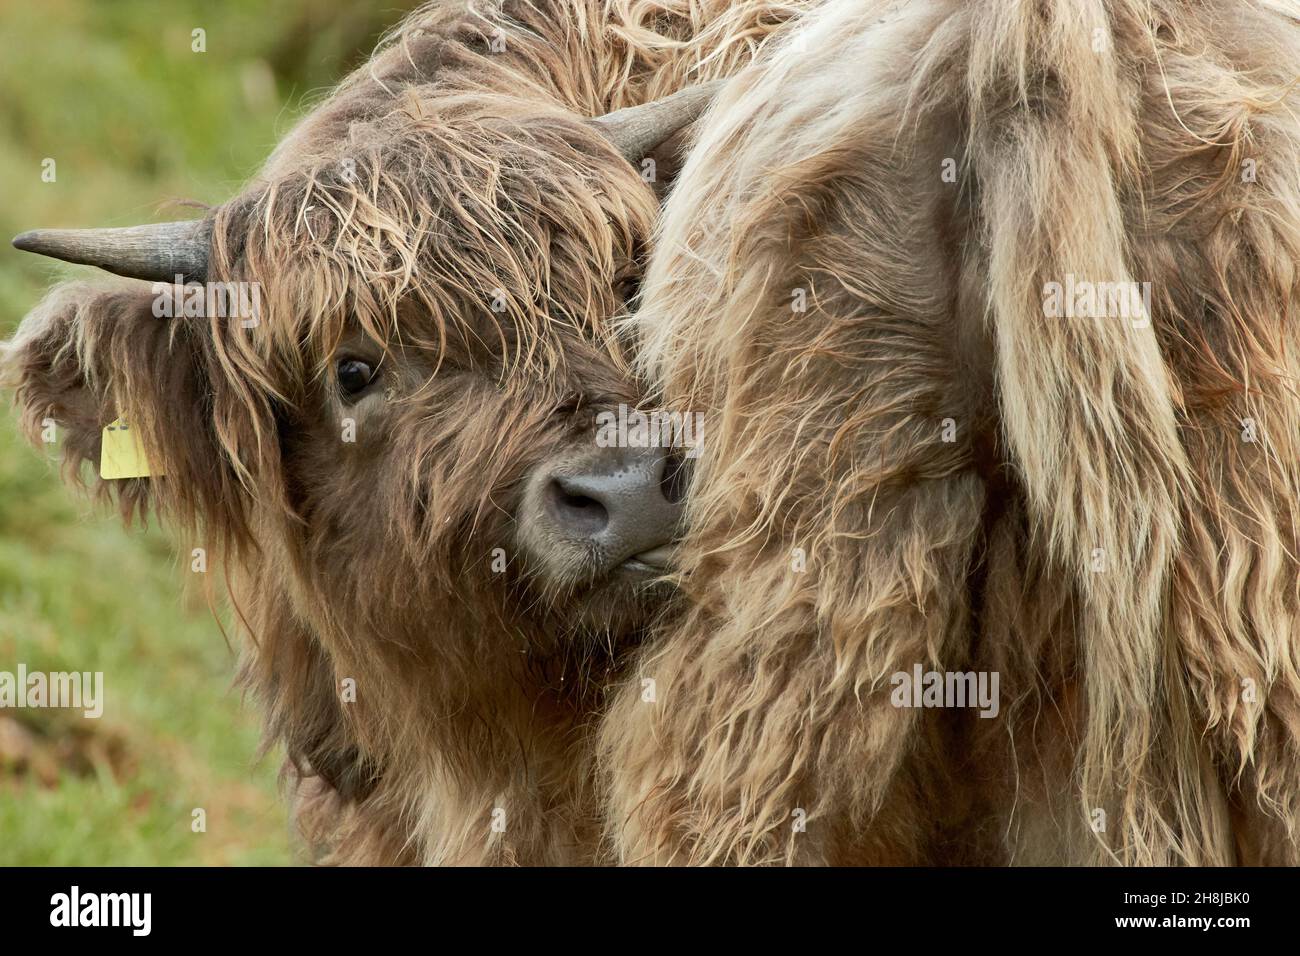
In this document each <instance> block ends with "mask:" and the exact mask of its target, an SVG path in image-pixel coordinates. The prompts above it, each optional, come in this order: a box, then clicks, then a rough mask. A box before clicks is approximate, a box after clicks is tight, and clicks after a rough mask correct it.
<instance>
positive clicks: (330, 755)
mask: <svg viewBox="0 0 1300 956" xmlns="http://www.w3.org/2000/svg"><path fill="white" fill-rule="evenodd" d="M795 6H797V5H794V6H792V5H786V4H775V3H767V2H759V0H755V2H744V3H735V4H728V3H725V2H721V0H670V2H666V3H654V4H644V3H628V4H624V3H621V2H613V0H611V2H610V3H608V4H602V3H600V2H597V0H562V2H561V0H555V2H542V0H537V2H536V3H535V4H534V3H528V2H522V0H520V2H508V3H505V4H504V5H503V6H501V7H499V8H495V7H491V6H489V5H477V4H463V3H452V2H435V3H432V4H430V5H428V6H427V7H425V8H423V9H422V10H420V11H418V12H417V13H415V14H414V15H412V16H411V17H410V18H409V19H408V20H407V21H405V22H404V23H403V24H402V26H401V27H400V28H399V29H398V30H397V31H396V32H395V33H394V34H393V35H392V36H391V37H390V38H389V39H388V40H387V42H386V43H385V44H384V45H383V47H382V48H381V50H380V51H379V52H378V53H377V54H376V55H375V57H374V58H373V59H372V60H371V62H370V63H368V64H367V65H366V66H365V67H363V68H362V69H361V70H359V71H358V72H357V73H356V74H355V75H354V76H352V77H351V78H349V79H348V80H346V81H345V82H344V83H343V84H342V85H341V86H340V87H339V89H338V90H337V91H336V92H335V93H334V94H333V95H332V96H331V97H330V98H329V99H328V100H327V101H326V102H325V103H324V104H322V105H321V106H320V107H319V108H318V109H316V110H315V111H314V112H313V113H312V114H311V115H310V116H309V117H308V118H307V119H305V120H304V121H303V122H302V123H301V124H300V125H299V126H298V128H297V129H296V130H294V131H293V132H292V133H291V134H290V135H289V136H288V137H287V138H286V139H285V141H284V142H283V143H282V144H281V146H280V147H279V148H278V149H277V150H276V152H275V153H274V155H273V156H272V157H271V159H270V161H269V162H268V164H267V166H266V168H265V170H264V171H263V173H262V174H261V175H260V176H259V177H258V178H257V179H255V180H254V181H253V182H252V183H250V184H249V186H248V187H247V188H245V189H244V190H243V191H242V192H241V193H240V194H239V195H238V196H237V197H235V198H234V199H232V200H230V201H229V202H227V203H226V204H224V205H223V206H221V207H220V208H219V209H217V210H215V212H213V213H212V214H211V215H212V219H213V222H214V239H213V252H212V257H211V261H210V263H209V270H208V276H207V278H208V279H209V281H214V282H229V281H241V280H242V281H252V282H258V283H260V284H261V301H262V316H261V321H260V323H259V324H258V325H257V326H256V327H254V328H251V329H248V328H242V327H241V325H240V323H239V322H237V321H231V320H229V319H222V318H217V317H212V318H211V319H209V320H207V321H201V320H193V319H189V320H173V321H166V320H160V319H156V318H154V317H153V315H152V314H151V304H152V302H153V299H154V294H153V292H152V290H151V289H150V288H149V287H148V286H147V285H144V284H141V283H137V282H125V283H123V282H94V283H78V284H73V285H66V286H62V287H60V288H58V289H57V290H55V291H54V292H52V293H51V295H50V296H49V297H48V298H47V299H46V300H45V301H44V302H43V303H42V304H41V305H40V306H39V307H38V308H37V309H36V310H35V311H34V312H33V313H32V315H30V316H29V317H28V318H27V319H26V321H25V322H24V323H23V325H22V327H21V329H20V331H19V333H18V335H17V337H16V339H15V340H14V342H12V343H11V344H10V346H9V349H8V355H7V362H6V364H7V374H8V376H9V377H10V378H11V380H12V381H13V383H14V384H15V385H16V387H17V393H18V399H19V402H20V404H21V406H22V409H23V412H24V419H25V422H26V425H27V427H28V429H29V430H31V431H32V433H33V434H35V433H36V431H38V430H39V427H40V423H41V421H42V419H44V418H46V417H47V416H51V417H53V418H54V419H56V420H57V421H58V422H59V423H60V425H61V426H62V429H63V432H62V434H63V445H64V455H65V463H66V468H67V470H68V473H69V474H70V475H71V476H73V477H76V476H78V474H79V472H80V469H81V466H82V465H83V464H84V463H86V462H94V461H96V460H97V458H98V451H99V436H100V429H101V427H102V426H103V425H104V424H105V423H107V422H108V421H110V420H112V419H113V418H114V417H116V416H117V415H119V414H122V415H125V416H127V417H128V419H129V420H130V422H131V423H132V425H133V426H134V427H135V428H136V429H137V430H138V432H139V433H140V434H142V436H143V440H144V444H145V447H146V449H147V451H148V454H149V457H150V459H151V461H152V462H153V464H154V468H155V471H157V472H160V473H161V474H163V475H164V476H165V477H161V478H158V477H155V478H150V479H130V480H125V481H121V482H116V483H106V482H99V481H98V480H95V481H94V484H95V490H96V491H97V492H98V493H99V494H100V495H101V496H110V495H111V496H116V498H117V499H118V500H119V501H120V503H121V507H122V510H123V513H124V514H125V515H126V516H127V517H130V516H131V515H132V514H134V513H136V512H145V511H147V510H156V511H158V512H159V513H160V514H162V515H163V516H164V517H165V518H166V519H167V520H168V521H170V522H174V523H176V524H178V525H180V526H181V527H185V528H188V529H190V530H191V531H192V532H194V534H195V543H196V544H197V545H202V546H204V547H206V548H208V549H209V552H210V553H211V554H212V555H213V556H214V557H215V556H219V557H220V558H221V559H222V560H223V562H224V566H225V567H226V569H227V571H228V574H229V577H230V581H231V592H232V595H233V605H234V607H235V610H236V614H237V618H238V623H239V624H240V626H241V629H242V630H245V631H246V632H247V635H248V652H247V654H246V655H245V664H244V667H243V681H244V683H245V684H246V686H248V687H249V688H250V689H251V690H252V692H253V693H254V695H255V696H256V697H257V698H259V699H260V700H261V702H262V704H263V706H264V707H265V709H266V713H267V720H268V729H269V732H268V740H269V742H281V743H283V744H284V746H285V748H286V751H287V753H288V757H289V761H290V772H289V783H290V785H291V786H292V788H293V789H294V791H295V794H296V799H297V800H298V802H299V807H298V811H297V816H298V819H299V822H300V824H301V825H302V826H303V828H304V830H305V831H306V832H307V834H308V836H309V838H310V839H311V841H312V842H313V844H316V845H318V846H319V847H321V848H322V853H323V858H324V859H329V860H332V861H351V862H378V863H393V862H424V863H473V862H506V863H508V862H515V863H541V862H549V863H560V862H588V861H592V860H593V859H595V858H596V842H597V835H598V831H599V827H598V826H597V821H596V818H595V817H596V812H597V808H596V805H595V801H594V800H592V798H591V796H590V760H589V757H588V754H589V749H590V748H589V746H588V743H587V740H588V734H587V730H586V727H587V723H588V721H589V719H590V715H591V713H592V710H593V707H594V704H595V702H596V701H597V700H598V690H599V687H600V685H601V684H602V682H603V681H604V679H605V677H606V674H607V671H608V670H609V669H610V668H611V667H613V666H614V663H615V661H614V658H613V655H612V654H611V653H610V651H611V649H613V648H614V647H615V646H616V645H617V644H618V643H619V642H621V641H626V640H628V639H629V637H630V636H632V634H633V632H634V631H635V629H636V628H637V626H638V625H639V624H640V623H641V622H643V621H644V620H645V618H646V614H647V608H646V607H645V606H644V605H643V604H642V603H640V602H639V601H638V599H637V597H636V595H633V594H630V593H627V592H626V589H620V588H617V587H614V586H613V585H610V586H608V587H606V586H603V582H592V581H591V580H590V579H589V578H587V579H584V578H583V577H582V575H581V573H580V571H581V569H580V568H574V569H572V570H571V571H570V572H569V573H568V574H567V576H565V575H561V576H560V579H559V580H558V581H557V580H556V579H555V578H554V576H552V577H551V578H549V579H544V578H542V577H541V576H539V575H538V574H536V573H535V571H536V568H534V567H532V566H531V564H532V563H534V562H536V561H537V560H539V558H538V556H537V555H529V554H528V553H522V554H520V553H519V549H518V548H516V547H515V545H516V544H517V542H516V538H515V517H516V509H517V508H518V506H519V497H520V494H521V486H522V484H523V482H524V479H525V477H526V476H527V475H528V474H529V472H530V470H531V469H533V468H535V467H536V466H537V464H538V462H541V461H543V460H545V459H547V457H548V456H552V455H555V454H558V453H561V452H563V450H564V449H565V448H568V447H571V446H574V445H576V444H578V443H582V442H585V443H587V444H590V442H591V415H592V412H593V410H595V409H599V408H602V407H608V406H610V405H612V404H615V403H618V402H629V403H632V402H635V401H636V400H637V398H638V396H637V393H636V391H635V389H634V388H633V386H632V385H631V383H630V380H629V377H628V375H627V370H626V368H625V366H624V364H623V362H622V360H621V358H620V356H619V351H618V349H617V347H616V343H615V342H614V340H613V338H612V337H611V336H610V334H609V319H610V318H611V317H612V316H613V315H614V314H615V313H616V312H617V311H618V310H619V309H620V308H621V307H622V302H621V301H620V297H619V295H618V294H617V291H616V290H618V289H619V287H620V284H621V283H623V282H624V280H625V279H628V278H631V277H634V276H636V274H637V272H638V270H639V259H640V257H641V255H642V248H643V244H644V242H645V241H646V240H647V238H648V236H649V233H650V230H651V226H652V217H653V216H654V215H655V213H656V203H655V198H654V195H653V193H652V191H651V189H650V188H649V186H648V185H647V184H646V183H645V182H644V181H643V180H642V178H641V176H640V173H639V171H638V170H636V169H634V168H633V167H632V166H631V165H630V164H629V163H628V162H627V161H626V160H624V159H623V158H622V157H621V156H620V155H619V154H618V153H617V152H616V151H615V150H614V148H613V147H612V146H611V145H610V144H609V143H608V142H607V141H606V140H605V139H604V138H603V137H602V135H601V134H600V133H599V132H598V131H597V130H596V129H595V128H594V127H593V126H592V125H591V124H589V123H588V122H586V121H585V119H584V117H590V116H594V115H598V114H602V113H605V112H607V111H609V110H611V109H614V108H618V107H622V106H626V105H631V104H636V103H639V102H642V101H644V100H647V99H651V98H657V97H659V96H660V95H662V94H665V93H668V92H672V91H674V90H676V89H678V88H680V87H683V86H685V85H688V84H690V83H694V82H697V81H699V80H704V79H709V78H712V77H717V76H722V75H726V74H728V73H731V72H734V71H735V70H737V69H738V68H739V67H740V66H741V65H743V64H744V63H746V62H747V61H748V60H749V58H750V57H751V56H752V54H753V52H754V50H755V49H756V48H757V47H758V46H759V44H760V43H761V42H762V40H763V39H764V38H765V37H766V36H767V35H768V34H770V33H771V32H772V31H773V30H774V29H775V28H776V27H778V26H779V25H780V24H781V23H782V22H783V21H785V20H786V19H788V18H789V16H790V15H791V14H792V12H793V10H794V9H795ZM494 303H495V304H496V306H497V308H494V307H493V304H494ZM343 354H348V355H354V356H357V357H359V358H361V359H365V360H368V361H370V362H371V363H372V364H373V365H376V366H378V367H379V368H380V377H379V382H378V384H377V386H376V387H375V388H374V389H372V390H371V391H370V392H369V393H368V394H366V395H365V396H364V397H362V398H360V399H358V400H357V401H355V402H350V403H349V402H345V401H344V400H343V399H342V398H341V397H340V395H339V390H338V387H337V385H336V383H335V381H334V379H333V373H332V369H333V367H334V360H335V359H336V357H338V356H340V355H343ZM345 419H351V420H352V421H353V422H354V424H355V434H356V440H355V441H354V442H346V441H343V440H341V435H342V434H343V429H344V427H345V421H344V420H345ZM496 547H501V548H503V549H505V550H506V551H507V553H508V554H509V555H510V560H509V567H508V572H507V573H506V574H496V573H493V571H492V567H491V565H492V550H493V548H496ZM347 679H351V680H353V681H355V687H356V701H355V703H343V702H341V690H342V689H343V688H342V686H341V685H342V683H343V682H344V681H345V680H347ZM494 823H504V832H497V831H496V830H495V829H494V828H493V826H492V825H493V824H494Z"/></svg>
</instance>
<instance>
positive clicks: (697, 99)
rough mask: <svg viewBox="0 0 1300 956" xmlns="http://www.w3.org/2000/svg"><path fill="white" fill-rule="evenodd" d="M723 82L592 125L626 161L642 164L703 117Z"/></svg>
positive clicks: (629, 109) (630, 109)
mask: <svg viewBox="0 0 1300 956" xmlns="http://www.w3.org/2000/svg"><path fill="white" fill-rule="evenodd" d="M724 82H725V81H724V80H712V81H710V82H708V83H701V84H700V85H699V86H690V87H687V88H686V89H684V90H680V91H678V92H677V93H674V94H673V95H672V96H665V97H664V98H663V99H661V100H655V101H654V102H652V103H645V104H642V105H641V106H628V107H626V108H624V109H621V110H615V111H614V112H613V113H606V114H605V115H604V116H598V117H597V118H595V119H593V120H592V121H591V122H592V123H593V124H594V125H595V126H596V127H597V128H598V129H600V131H601V132H603V133H604V134H605V136H606V137H607V138H608V139H609V140H610V141H611V142H612V143H613V144H614V145H615V146H617V147H618V150H619V152H620V153H622V154H623V155H624V157H626V158H627V159H628V160H629V161H630V162H632V163H639V162H641V160H642V159H643V158H644V157H645V156H646V154H648V153H649V152H650V151H651V150H653V149H654V148H655V147H656V146H658V145H659V144H660V143H662V142H663V141H664V140H666V139H668V137H670V136H672V135H673V134H674V133H676V132H677V131H678V130H679V129H681V128H682V127H683V126H685V125H686V124H687V123H690V122H692V121H693V120H694V119H695V118H696V117H697V116H699V115H700V114H701V113H703V112H704V111H705V109H707V108H708V105H709V103H711V102H712V101H713V97H714V96H715V95H717V92H718V90H720V89H721V88H722V84H723V83H724Z"/></svg>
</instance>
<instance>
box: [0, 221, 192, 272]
mask: <svg viewBox="0 0 1300 956" xmlns="http://www.w3.org/2000/svg"><path fill="white" fill-rule="evenodd" d="M211 233H212V225H211V223H210V222H208V221H207V220H205V219H187V220H184V221H182V222H160V223H158V224H156V225H152V226H128V227H126V228H123V229H34V230H32V231H31V232H24V233H23V234H22V235H21V236H18V237H16V238H15V239H14V246H15V247H17V248H19V249H22V250H24V251H25V252H34V253H36V254H37V255H41V256H49V257H50V258H52V259H62V260H63V261H64V262H78V263H81V264H82V265H87V266H98V267H99V268H101V269H104V270H106V271H108V272H112V273H116V274H117V275H120V276H126V277H128V278H130V279H148V280H152V281H155V282H173V281H175V279H176V276H178V275H180V276H184V278H185V281H198V282H202V281H203V280H204V279H205V278H206V277H207V273H208V246H209V244H210V242H211Z"/></svg>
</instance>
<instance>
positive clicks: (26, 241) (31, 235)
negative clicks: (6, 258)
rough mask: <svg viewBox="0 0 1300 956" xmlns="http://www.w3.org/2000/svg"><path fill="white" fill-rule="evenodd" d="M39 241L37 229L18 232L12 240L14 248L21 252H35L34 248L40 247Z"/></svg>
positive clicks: (39, 235) (39, 236)
mask: <svg viewBox="0 0 1300 956" xmlns="http://www.w3.org/2000/svg"><path fill="white" fill-rule="evenodd" d="M40 239H41V233H40V230H39V229H32V230H30V231H28V232H20V233H19V234H18V235H16V236H14V238H13V244H14V248H15V249H21V250H22V251H23V252H35V251H36V247H37V246H38V245H40Z"/></svg>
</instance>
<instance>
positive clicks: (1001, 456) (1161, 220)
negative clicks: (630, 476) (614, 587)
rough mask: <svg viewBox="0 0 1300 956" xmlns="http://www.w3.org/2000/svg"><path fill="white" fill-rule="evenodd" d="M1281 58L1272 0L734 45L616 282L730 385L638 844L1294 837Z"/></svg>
mask: <svg viewBox="0 0 1300 956" xmlns="http://www.w3.org/2000/svg"><path fill="white" fill-rule="evenodd" d="M1298 76H1300V26H1298V25H1297V12H1296V8H1295V7H1294V6H1293V5H1290V4H1283V3H1280V2H1279V3H1273V4H1266V3H1261V2H1243V0H1212V2H1204V3H1182V2H1173V0H1150V2H1144V0H1039V2H1030V0H978V2H968V0H909V2H877V0H843V2H836V3H831V4H827V5H826V6H825V7H824V8H823V10H822V12H821V13H820V15H819V16H818V17H817V18H815V20H814V22H812V23H811V24H810V25H809V26H807V28H806V29H805V30H803V31H801V32H800V33H799V34H797V35H795V36H792V37H790V38H789V39H787V40H785V41H783V42H782V44H781V45H780V46H779V47H775V48H773V47H769V50H768V52H767V55H765V56H764V57H762V58H761V60H760V61H759V62H756V64H755V65H754V66H753V67H751V68H750V69H749V70H747V71H746V72H744V73H743V74H742V75H741V76H740V77H739V78H738V79H736V80H734V81H733V82H732V84H731V85H730V86H729V87H728V88H727V90H726V91H725V92H724V94H723V96H722V98H721V99H720V101H719V102H718V103H716V104H715V106H714V111H713V113H712V115H711V116H709V117H708V118H707V120H706V121H705V122H704V123H703V124H702V127H703V130H704V131H703V133H702V134H701V136H700V138H699V141H698V143H697V144H696V145H695V147H694V150H693V152H692V154H691V159H690V161H689V162H688V164H687V166H686V167H685V168H684V170H683V172H682V176H681V179H680V180H679V181H678V186H677V189H676V191H675V192H674V194H673V195H672V196H671V197H670V201H669V203H668V206H667V209H666V214H665V219H664V222H663V225H662V229H661V238H660V242H659V244H658V246H657V252H656V255H655V258H654V260H653V262H652V265H651V268H650V270H649V273H648V276H647V283H646V286H645V293H644V303H643V308H642V309H641V311H640V313H639V316H638V318H637V321H636V324H635V328H636V331H637V332H638V334H639V335H640V338H641V340H642V344H643V348H644V353H643V356H642V361H643V362H644V366H645V368H646V369H647V370H648V371H649V373H650V374H651V375H652V376H653V377H654V378H655V379H656V380H657V381H658V382H659V383H660V385H661V387H662V391H663V393H664V395H665V396H666V398H667V399H668V401H669V402H670V404H671V405H672V406H674V407H677V408H681V409H691V410H703V411H706V412H707V413H708V416H709V418H708V422H709V424H708V431H707V435H708V439H707V446H708V447H707V449H706V451H705V454H704V455H703V457H702V458H701V459H700V463H699V470H698V472H697V474H696V476H695V480H694V483H693V486H692V490H691V496H690V498H689V500H688V515H689V524H690V528H689V534H688V537H687V542H686V547H685V549H684V555H685V567H684V569H683V581H684V588H685V592H686V595H687V597H688V599H689V600H688V602H687V607H686V610H685V611H684V613H683V615H682V617H681V618H680V619H678V620H675V621H674V622H673V623H671V624H670V625H669V626H667V628H666V630H665V633H663V634H662V635H661V636H660V638H659V639H658V640H657V641H656V642H655V643H653V644H651V645H649V646H647V647H646V648H645V649H644V651H643V657H642V659H641V660H640V662H639V666H638V668H637V669H636V671H635V673H634V675H633V676H634V678H637V679H634V680H633V681H631V683H630V685H629V687H628V688H627V690H626V691H625V692H624V693H623V696H622V697H621V698H620V699H618V700H617V701H615V703H614V705H613V707H612V709H611V711H610V713H609V715H608V716H607V718H606V720H605V723H604V726H603V735H602V745H603V746H602V754H603V759H604V764H605V768H606V771H607V773H606V778H607V781H608V787H609V800H610V814H609V817H610V819H609V826H610V829H611V833H612V835H613V837H614V839H615V840H616V841H617V842H618V844H619V847H620V851H621V854H622V858H623V859H624V860H627V861H634V862H643V861H652V862H670V861H671V862H696V863H698V862H729V863H766V862H831V863H844V862H858V863H865V862H890V863H894V862H910V863H917V862H951V861H958V860H976V861H982V862H996V861H1010V862H1016V863H1031V862H1037V863H1048V862H1057V863H1066V862H1068V863H1082V862H1107V861H1115V862H1124V863H1135V864H1159V863H1200V864H1226V863H1265V862H1267V863H1292V864H1294V863H1296V862H1300V842H1298V841H1300V629H1298V626H1297V622H1298V620H1300V618H1298V615H1300V597H1298V594H1297V587H1298V584H1300V563H1298V561H1297V555H1298V554H1300V550H1298V549H1300V541H1298V540H1297V513H1296V503H1297V494H1300V440H1298V436H1300V431H1298V429H1300V395H1298V393H1297V372H1298V371H1300V348H1298V346H1300V341H1298V340H1297V333H1296V330H1297V328H1300V325H1298V323H1300V271H1298V264H1300V91H1298V89H1297V86H1298V83H1297V80H1298ZM1084 283H1106V284H1108V285H1107V288H1109V289H1110V290H1112V291H1113V290H1114V289H1116V288H1119V289H1130V288H1131V289H1133V290H1142V291H1143V292H1146V293H1147V295H1148V298H1149V301H1150V303H1151V308H1150V314H1149V316H1148V315H1146V314H1145V313H1144V312H1143V311H1142V310H1140V309H1134V310H1133V311H1132V312H1131V313H1129V312H1123V311H1122V310H1120V311H1119V312H1117V311H1116V310H1117V309H1119V306H1120V305H1121V304H1122V303H1123V302H1124V301H1125V300H1124V298H1123V297H1122V296H1121V297H1120V299H1119V300H1118V301H1116V299H1115V298H1114V297H1112V296H1104V297H1103V300H1105V301H1107V305H1106V306H1105V307H1104V308H1103V307H1101V306H1100V305H1098V301H1101V300H1095V299H1094V300H1093V301H1092V302H1091V303H1090V302H1089V298H1090V296H1088V295H1085V294H1084V293H1082V292H1080V291H1079V290H1081V289H1083V288H1085V286H1084V285H1083V284H1084ZM1131 283H1136V285H1129V284H1131ZM1142 283H1150V285H1149V286H1142V285H1141V284H1142ZM1117 284H1118V285H1117ZM1067 288H1068V289H1072V290H1074V293H1073V294H1074V295H1075V296H1076V298H1075V299H1074V300H1073V301H1072V307H1071V308H1070V309H1068V313H1062V312H1061V311H1060V308H1059V307H1060V305H1061V301H1060V297H1061V294H1062V293H1061V290H1062V289H1067ZM800 294H802V295H803V297H804V299H805V300H806V303H807V308H806V311H799V310H798V308H793V307H792V305H794V304H795V303H797V302H798V301H799V298H798V296H799V295H800ZM1140 298H1141V296H1140V295H1139V296H1138V300H1140ZM948 439H952V440H948ZM805 563H806V569H804V564H805ZM918 664H920V665H923V667H924V669H926V670H931V669H933V670H937V671H940V672H944V671H948V672H952V671H968V670H973V671H978V672H996V673H998V674H999V676H1000V688H1001V697H1002V702H1001V709H1000V713H999V715H998V716H997V717H996V718H993V719H987V718H980V717H978V716H976V715H975V714H974V713H973V712H972V711H969V710H953V709H946V710H945V709H917V708H907V707H898V706H895V705H894V703H893V702H892V701H891V680H892V677H893V675H894V674H896V673H897V672H904V673H911V672H912V671H913V668H914V666H915V665H918ZM646 678H650V679H653V680H654V681H655V687H656V698H657V701H656V702H655V703H653V704H651V703H647V701H646V700H644V699H643V696H642V695H641V693H640V688H641V684H640V679H646Z"/></svg>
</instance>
